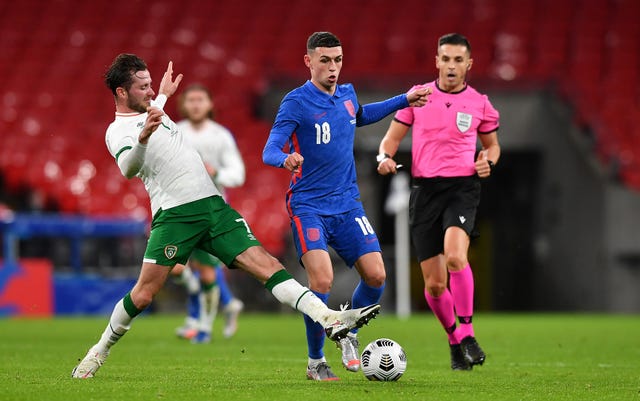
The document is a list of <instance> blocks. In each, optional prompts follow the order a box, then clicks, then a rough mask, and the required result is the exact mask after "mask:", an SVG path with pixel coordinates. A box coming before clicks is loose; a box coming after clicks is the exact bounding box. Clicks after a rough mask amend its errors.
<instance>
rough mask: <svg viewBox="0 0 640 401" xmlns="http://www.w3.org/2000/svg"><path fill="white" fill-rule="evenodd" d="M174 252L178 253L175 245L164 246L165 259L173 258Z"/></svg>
mask: <svg viewBox="0 0 640 401" xmlns="http://www.w3.org/2000/svg"><path fill="white" fill-rule="evenodd" d="M176 253H178V247H177V246H175V245H167V246H165V247H164V256H166V257H167V259H173V257H174V256H176Z"/></svg>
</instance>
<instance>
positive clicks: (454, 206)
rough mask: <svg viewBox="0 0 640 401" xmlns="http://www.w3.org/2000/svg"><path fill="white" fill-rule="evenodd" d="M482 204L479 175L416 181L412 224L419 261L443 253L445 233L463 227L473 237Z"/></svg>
mask: <svg viewBox="0 0 640 401" xmlns="http://www.w3.org/2000/svg"><path fill="white" fill-rule="evenodd" d="M479 203H480V179H479V178H478V176H476V175H473V176H469V177H434V178H413V182H412V186H411V197H410V200H409V225H410V228H411V241H412V242H413V246H414V249H415V250H416V254H417V255H418V261H419V262H422V261H423V260H426V259H429V258H431V257H433V256H436V255H438V254H440V253H443V252H444V233H445V231H446V230H447V228H449V227H452V226H455V227H460V228H462V229H463V230H464V231H465V232H466V233H467V235H469V236H471V233H472V232H473V230H474V227H475V221H476V210H477V208H478V205H479Z"/></svg>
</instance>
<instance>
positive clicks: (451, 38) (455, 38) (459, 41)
mask: <svg viewBox="0 0 640 401" xmlns="http://www.w3.org/2000/svg"><path fill="white" fill-rule="evenodd" d="M442 45H459V46H465V47H466V48H467V51H468V52H469V53H471V44H470V43H469V41H468V40H467V38H466V37H464V35H461V34H459V33H448V34H446V35H442V36H440V39H438V47H440V46H442Z"/></svg>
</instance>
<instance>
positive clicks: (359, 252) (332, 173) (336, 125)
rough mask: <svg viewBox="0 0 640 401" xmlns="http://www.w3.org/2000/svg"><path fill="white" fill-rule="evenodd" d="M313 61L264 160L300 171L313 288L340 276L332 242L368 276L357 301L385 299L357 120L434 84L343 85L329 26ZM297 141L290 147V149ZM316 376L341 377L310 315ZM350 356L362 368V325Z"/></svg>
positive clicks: (299, 209) (295, 220)
mask: <svg viewBox="0 0 640 401" xmlns="http://www.w3.org/2000/svg"><path fill="white" fill-rule="evenodd" d="M304 62H305V65H306V66H307V67H308V68H309V71H310V72H311V79H310V80H309V81H307V82H306V83H305V84H304V85H302V86H301V87H299V88H297V89H294V90H293V91H292V92H290V93H289V94H287V95H286V96H285V97H284V99H283V100H282V103H281V104H280V109H279V111H278V114H277V116H276V120H275V122H274V124H273V128H272V129H271V133H270V134H269V138H268V140H267V143H266V145H265V148H264V151H263V161H264V162H265V163H266V164H268V165H271V166H275V167H282V168H286V169H287V170H289V171H291V172H292V173H293V175H292V177H291V184H290V186H289V191H288V192H287V197H286V202H287V208H288V211H289V217H290V218H291V228H292V231H293V238H294V242H295V246H296V251H297V253H298V257H299V260H300V263H301V264H302V265H303V266H304V268H305V270H306V272H307V277H308V279H309V288H310V289H311V290H312V291H313V292H314V293H315V294H316V295H317V296H318V297H319V298H320V299H322V300H323V301H324V302H326V301H327V299H328V298H329V292H330V290H331V286H332V284H333V266H332V264H331V258H330V255H329V248H328V247H329V246H331V247H332V248H333V249H334V250H335V251H336V252H337V253H338V254H339V255H340V257H341V258H342V259H343V260H344V261H345V263H346V264H347V266H349V267H353V266H355V268H356V270H357V271H358V274H359V275H360V277H361V280H360V283H359V284H358V286H357V287H356V288H355V291H354V292H353V297H352V299H351V307H353V308H357V307H361V306H364V305H369V304H371V303H377V302H378V301H379V300H380V297H381V296H382V291H383V289H384V284H385V279H386V273H385V269H384V263H383V261H382V255H381V252H380V245H379V243H378V238H377V236H376V234H375V231H374V230H373V227H371V224H370V223H369V220H368V219H367V216H366V214H365V212H364V208H363V207H362V203H361V201H360V193H359V189H358V185H357V182H356V169H355V161H354V157H353V142H354V135H355V131H356V126H363V125H367V124H371V123H374V122H376V121H379V120H381V119H382V118H384V117H386V116H387V115H388V114H389V113H392V112H394V111H396V110H399V109H401V108H404V107H408V106H422V105H423V104H424V103H425V101H426V96H427V93H428V91H427V90H426V89H419V90H417V91H413V92H411V93H409V94H408V95H407V94H401V95H398V96H396V97H393V98H390V99H387V100H385V101H383V102H379V103H372V104H367V105H364V106H361V105H360V104H359V103H358V98H357V97H356V93H355V91H354V89H353V86H352V85H351V84H343V85H338V76H339V75H340V70H341V68H342V46H341V44H340V41H339V39H338V38H337V37H336V36H335V35H333V34H331V33H329V32H316V33H314V34H312V35H311V36H310V37H309V38H308V40H307V53H306V54H305V56H304ZM286 143H288V144H289V149H290V153H285V152H283V150H282V149H283V147H284V146H285V144H286ZM304 321H305V326H306V334H307V345H308V351H309V354H308V356H309V359H308V364H307V377H308V378H309V379H311V380H337V377H336V376H335V374H334V373H333V372H332V371H331V369H330V367H329V365H327V362H326V359H325V356H324V352H323V346H324V338H325V337H324V332H323V330H322V326H321V325H318V324H316V323H315V322H314V321H313V320H312V319H307V318H306V317H305V320H304ZM337 345H338V347H339V348H340V349H341V351H342V364H343V365H344V367H345V368H346V369H347V370H348V371H352V372H355V371H357V370H358V369H359V368H360V355H359V350H358V340H357V337H356V330H354V331H353V332H352V333H350V334H349V336H347V337H346V338H344V339H342V340H340V341H339V342H338V344H337Z"/></svg>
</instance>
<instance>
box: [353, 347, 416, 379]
mask: <svg viewBox="0 0 640 401" xmlns="http://www.w3.org/2000/svg"><path fill="white" fill-rule="evenodd" d="M360 366H362V373H364V375H365V376H366V377H367V379H369V380H378V381H396V380H398V379H399V378H400V376H402V374H403V373H404V371H405V370H406V369H407V355H406V354H405V353H404V350H403V349H402V347H401V346H400V344H398V343H397V342H395V341H393V340H390V339H388V338H379V339H377V340H374V341H371V342H370V343H369V344H368V345H367V346H366V347H365V349H364V350H363V351H362V355H361V356H360Z"/></svg>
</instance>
